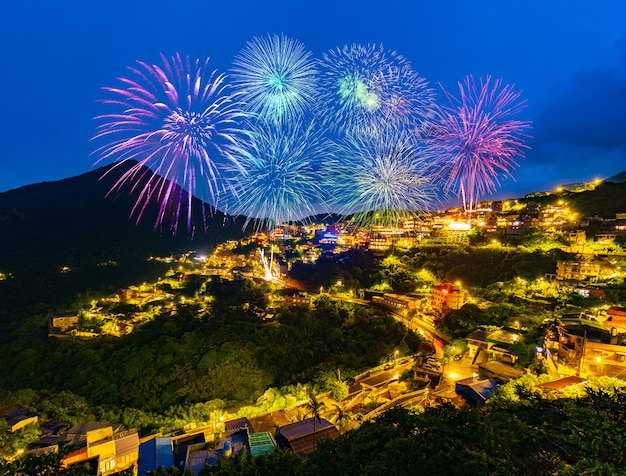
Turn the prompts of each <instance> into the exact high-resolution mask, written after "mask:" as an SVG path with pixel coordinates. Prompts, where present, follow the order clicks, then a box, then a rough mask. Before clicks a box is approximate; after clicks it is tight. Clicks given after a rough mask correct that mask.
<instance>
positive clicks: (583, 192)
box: [520, 171, 626, 218]
mask: <svg viewBox="0 0 626 476" xmlns="http://www.w3.org/2000/svg"><path fill="white" fill-rule="evenodd" d="M585 188H586V189H585ZM560 200H564V201H566V202H567V203H568V204H569V206H570V208H571V209H573V210H575V211H576V213H578V214H579V215H580V216H589V217H593V216H599V217H602V218H615V215H616V214H617V213H625V212H626V171H625V172H621V173H619V174H617V175H614V176H613V177H611V178H608V179H606V180H604V181H603V182H601V183H600V184H599V185H598V186H595V184H593V185H592V184H587V185H586V186H585V187H581V189H580V190H578V191H574V190H568V189H564V190H563V191H561V192H553V193H545V192H537V193H532V194H529V195H526V197H524V198H523V199H520V201H521V202H524V203H530V202H533V203H538V204H540V205H544V206H545V205H550V204H556V203H557V202H558V201H560Z"/></svg>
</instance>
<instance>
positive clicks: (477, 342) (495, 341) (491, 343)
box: [466, 329, 520, 365]
mask: <svg viewBox="0 0 626 476" xmlns="http://www.w3.org/2000/svg"><path fill="white" fill-rule="evenodd" d="M466 339H467V350H468V354H469V356H470V358H471V359H472V365H478V364H481V363H483V362H488V361H492V360H495V361H498V362H504V363H506V364H513V363H515V361H516V360H517V356H516V355H513V354H511V353H510V351H509V348H510V347H511V345H513V344H515V343H516V342H517V341H518V340H519V339H520V336H519V334H518V333H517V332H512V331H509V330H505V329H496V330H495V331H486V330H482V329H477V330H475V331H474V332H472V333H471V334H470V335H468V336H467V338H466Z"/></svg>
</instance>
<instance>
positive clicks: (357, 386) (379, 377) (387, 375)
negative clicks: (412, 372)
mask: <svg viewBox="0 0 626 476" xmlns="http://www.w3.org/2000/svg"><path fill="white" fill-rule="evenodd" d="M414 363H415V362H413V360H409V361H408V362H405V363H403V364H400V363H398V364H397V365H396V366H394V367H393V368H391V369H383V370H381V371H379V372H376V373H373V374H371V375H369V376H368V377H364V378H361V379H359V380H357V381H356V382H355V383H353V384H352V385H350V387H349V388H348V398H353V397H354V396H355V395H356V394H358V393H359V392H360V391H361V390H362V386H361V384H365V385H369V386H371V387H380V386H382V385H384V384H386V383H389V382H391V381H393V380H397V379H398V378H399V377H400V375H402V372H404V371H406V370H409V369H412V368H413V364H414Z"/></svg>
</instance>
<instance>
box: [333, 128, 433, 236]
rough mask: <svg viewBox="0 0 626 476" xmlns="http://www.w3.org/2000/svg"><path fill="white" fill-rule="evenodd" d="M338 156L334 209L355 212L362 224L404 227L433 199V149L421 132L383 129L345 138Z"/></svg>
mask: <svg viewBox="0 0 626 476" xmlns="http://www.w3.org/2000/svg"><path fill="white" fill-rule="evenodd" d="M338 147H339V149H338V152H337V157H336V158H337V160H334V161H331V162H329V163H328V171H327V174H326V175H327V176H329V177H332V182H331V184H329V187H332V188H333V189H334V190H335V194H334V196H333V197H332V199H331V208H332V209H333V211H335V212H337V213H339V214H342V215H350V214H354V215H353V216H352V222H353V223H354V224H356V225H358V226H367V225H371V224H382V225H390V224H393V225H398V224H399V223H400V222H401V221H403V220H406V219H413V218H415V214H416V213H419V212H420V211H423V210H426V209H427V207H428V205H429V204H430V203H431V202H432V201H433V197H434V193H433V186H432V182H431V176H430V175H429V174H430V165H429V163H430V158H431V150H430V149H429V148H427V147H424V146H423V145H420V144H418V143H417V141H416V138H415V136H413V135H411V134H408V133H404V132H398V131H395V130H378V131H376V132H373V131H372V133H371V134H370V135H368V136H361V135H350V136H349V137H348V138H346V139H345V140H343V141H341V142H339V144H338Z"/></svg>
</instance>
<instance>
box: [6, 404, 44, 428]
mask: <svg viewBox="0 0 626 476" xmlns="http://www.w3.org/2000/svg"><path fill="white" fill-rule="evenodd" d="M6 419H7V430H8V431H9V432H10V433H14V432H16V431H17V430H21V429H22V428H24V427H25V426H27V425H30V424H32V423H37V422H38V421H39V416H38V415H37V414H36V413H33V412H30V411H27V410H19V409H16V410H13V411H11V412H9V413H8V414H7V416H6Z"/></svg>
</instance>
